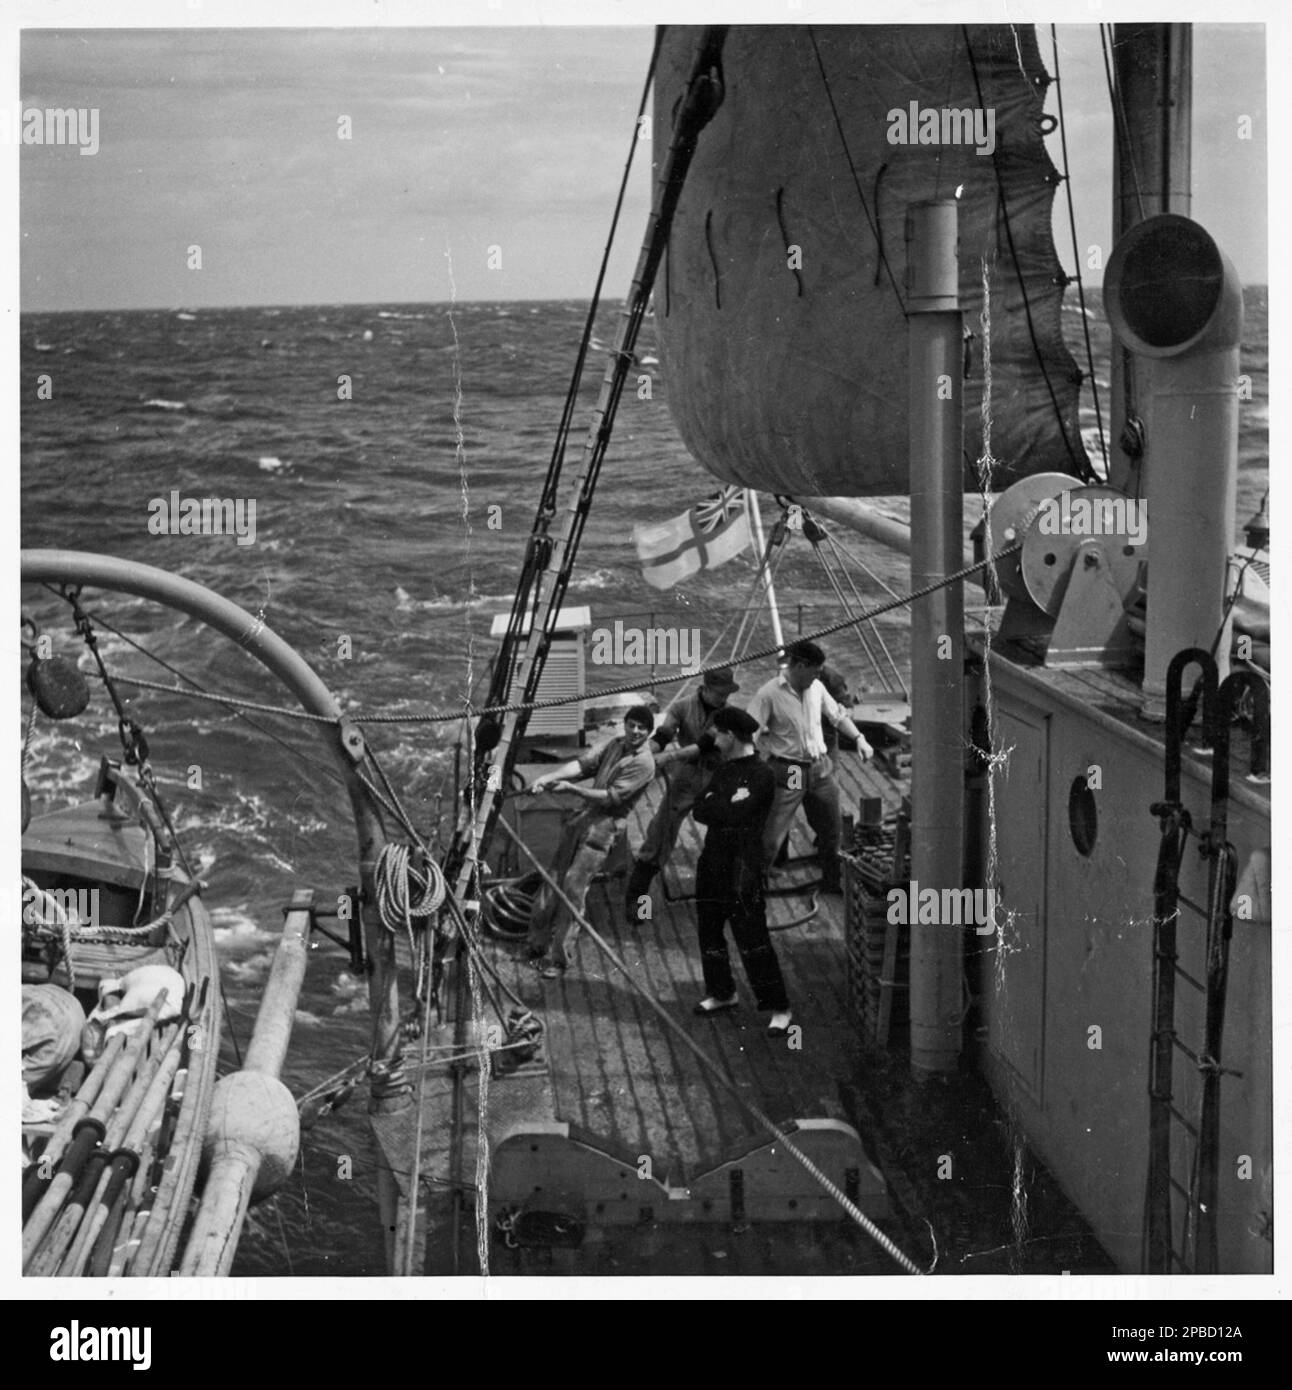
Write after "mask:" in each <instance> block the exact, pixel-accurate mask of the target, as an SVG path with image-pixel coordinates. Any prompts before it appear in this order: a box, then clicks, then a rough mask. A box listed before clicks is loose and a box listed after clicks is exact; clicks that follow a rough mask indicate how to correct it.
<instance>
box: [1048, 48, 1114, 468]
mask: <svg viewBox="0 0 1292 1390" xmlns="http://www.w3.org/2000/svg"><path fill="white" fill-rule="evenodd" d="M1050 47H1051V48H1052V49H1053V52H1054V86H1055V89H1056V94H1057V96H1058V101H1059V145H1060V148H1061V149H1062V151H1063V186H1064V193H1065V194H1066V196H1067V203H1068V227H1069V229H1070V231H1071V234H1072V265H1073V269H1074V271H1075V272H1076V273H1075V275H1074V276H1072V277H1071V278H1072V279H1075V280H1076V282H1077V303H1078V304H1079V305H1080V306H1081V328H1082V332H1083V333H1084V334H1085V339H1086V365H1087V367H1089V369H1090V393H1091V395H1092V396H1093V397H1094V401H1095V424H1096V426H1097V428H1098V430H1099V452H1100V453H1101V454H1102V455H1103V459H1104V478H1105V479H1107V477H1108V441H1107V440H1106V439H1105V438H1104V413H1103V407H1102V406H1101V404H1100V402H1099V378H1098V376H1097V375H1096V374H1095V350H1094V346H1093V345H1092V343H1091V341H1090V316H1089V315H1088V314H1087V313H1086V282H1085V280H1084V279H1083V278H1082V275H1081V253H1080V251H1079V250H1078V249H1077V214H1076V211H1075V209H1074V208H1073V205H1072V175H1071V173H1070V166H1069V164H1068V125H1067V121H1066V119H1065V117H1064V112H1063V83H1062V81H1060V79H1059V28H1058V25H1057V24H1051V25H1050Z"/></svg>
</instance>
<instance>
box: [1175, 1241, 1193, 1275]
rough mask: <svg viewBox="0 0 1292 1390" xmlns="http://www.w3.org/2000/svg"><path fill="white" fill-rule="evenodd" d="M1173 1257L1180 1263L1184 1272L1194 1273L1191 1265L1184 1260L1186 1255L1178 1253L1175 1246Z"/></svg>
mask: <svg viewBox="0 0 1292 1390" xmlns="http://www.w3.org/2000/svg"><path fill="white" fill-rule="evenodd" d="M1171 1258H1172V1259H1173V1260H1174V1261H1175V1262H1176V1264H1178V1265H1179V1266H1180V1268H1181V1269H1182V1270H1184V1272H1185V1273H1186V1274H1192V1273H1193V1271H1192V1270H1191V1269H1190V1268H1189V1266H1188V1265H1187V1264H1185V1262H1184V1256H1183V1255H1180V1254H1177V1253H1176V1250H1175V1248H1174V1246H1173V1247H1172V1249H1171Z"/></svg>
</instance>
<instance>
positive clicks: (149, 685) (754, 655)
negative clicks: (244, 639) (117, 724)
mask: <svg viewBox="0 0 1292 1390" xmlns="http://www.w3.org/2000/svg"><path fill="white" fill-rule="evenodd" d="M1022 548H1023V543H1022V541H1016V542H1015V543H1014V544H1013V545H1010V546H1007V547H1006V548H1005V549H1004V550H1000V551H997V552H996V553H995V554H994V555H988V556H987V557H986V558H985V559H982V560H978V561H976V562H975V563H974V564H972V565H966V566H965V567H964V568H963V569H960V570H957V571H956V572H955V573H954V574H950V575H947V576H946V577H945V578H942V579H939V580H937V581H936V582H934V583H932V584H926V585H924V587H923V588H921V589H916V590H914V591H913V592H912V593H909V594H900V595H898V596H897V597H896V598H894V599H891V600H889V601H888V602H887V603H881V604H877V605H876V606H875V607H873V608H868V609H867V610H866V611H865V612H864V613H858V614H857V615H856V616H854V617H849V618H845V619H843V620H842V621H841V622H837V623H831V624H830V626H829V627H823V628H818V629H817V630H816V631H814V632H810V633H808V634H806V636H805V637H804V638H803V639H802V640H804V641H813V642H815V641H817V640H819V639H820V638H823V637H831V636H833V635H834V634H835V633H836V632H843V631H844V630H845V629H846V628H849V627H852V626H854V625H855V624H857V623H864V622H870V621H871V620H872V619H874V618H879V617H882V616H883V615H884V614H885V613H891V612H893V611H894V610H895V609H898V608H903V607H905V606H906V605H907V604H910V603H916V602H918V601H919V600H920V599H922V598H926V597H927V596H928V595H929V594H932V593H936V592H937V590H939V589H942V588H945V587H946V586H947V585H949V584H958V583H960V582H961V581H963V580H965V579H967V578H968V577H969V576H970V575H971V574H976V573H977V572H978V571H979V570H982V569H986V568H987V567H988V566H989V565H994V564H996V563H997V562H998V561H1000V560H1004V559H1007V558H1008V557H1009V556H1011V555H1016V554H1018V552H1019V551H1021V550H1022ZM780 651H781V648H780V647H779V646H771V647H761V648H759V650H757V651H755V652H750V653H748V654H747V655H745V656H741V657H736V658H733V659H732V660H730V661H723V662H718V663H711V664H709V665H705V666H701V667H698V668H696V669H693V670H688V671H683V672H681V673H679V674H678V675H674V676H658V677H657V678H656V681H655V683H656V684H657V685H672V684H673V683H674V682H677V681H689V680H694V679H696V677H699V676H704V675H706V674H707V673H708V672H710V671H717V670H721V669H722V668H723V667H726V666H747V665H750V664H752V663H753V662H755V661H766V660H768V659H769V658H771V657H775V656H779V655H780ZM116 679H117V682H118V683H119V684H123V685H133V686H137V687H139V688H140V689H142V690H155V691H157V692H158V693H160V694H163V695H185V696H188V697H189V698H190V699H194V700H210V701H213V702H215V703H216V704H223V705H237V706H242V707H245V708H248V709H254V710H258V711H260V712H261V713H263V714H278V715H282V716H283V717H284V718H287V719H305V720H313V721H315V722H317V723H321V724H335V723H336V722H337V719H338V718H339V716H332V715H326V714H312V713H310V712H309V711H308V710H301V709H289V708H287V707H285V706H282V705H266V704H261V703H258V702H253V701H248V700H243V699H242V698H241V697H235V696H231V695H216V694H213V693H211V692H202V693H199V692H197V691H190V690H182V689H180V688H179V687H177V686H173V685H160V684H158V683H157V682H155V681H146V680H142V679H140V678H138V677H135V676H118V677H117V678H116ZM640 685H641V682H640V681H624V682H621V683H620V684H619V685H613V686H609V687H608V688H605V689H598V690H593V691H589V690H581V691H579V692H577V693H576V694H573V695H559V696H553V697H552V698H550V699H547V700H531V701H529V702H528V703H525V704H521V703H516V704H508V705H483V706H480V707H476V706H474V705H471V704H470V703H469V702H468V703H467V706H466V709H465V711H464V710H461V709H458V710H449V711H440V712H437V713H433V714H380V713H378V714H363V713H362V712H357V711H356V712H352V713H348V714H347V715H346V716H345V718H346V719H348V720H349V722H350V723H352V724H358V725H364V724H447V723H449V722H451V721H453V720H455V719H461V718H463V715H464V713H465V715H466V716H467V717H468V718H470V717H474V716H478V715H482V714H508V713H511V712H513V711H518V710H526V711H531V712H532V711H533V710H540V709H556V708H558V707H559V706H561V705H573V704H578V703H580V702H581V701H584V700H589V699H598V700H600V699H604V698H606V697H608V696H612V695H627V694H632V693H634V692H636V691H637V690H639V689H640Z"/></svg>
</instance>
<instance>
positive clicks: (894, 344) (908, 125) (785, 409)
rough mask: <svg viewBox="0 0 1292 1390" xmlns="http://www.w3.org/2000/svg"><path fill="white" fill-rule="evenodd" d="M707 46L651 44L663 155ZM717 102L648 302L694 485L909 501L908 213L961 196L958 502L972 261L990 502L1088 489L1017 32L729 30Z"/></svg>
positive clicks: (1040, 159)
mask: <svg viewBox="0 0 1292 1390" xmlns="http://www.w3.org/2000/svg"><path fill="white" fill-rule="evenodd" d="M699 34H700V31H699V30H697V29H691V28H672V29H669V30H668V31H666V33H665V34H664V37H663V42H662V45H661V51H660V58H659V67H658V71H657V78H656V92H655V148H656V149H657V150H659V149H664V148H666V147H667V141H668V134H669V130H670V128H671V122H672V113H673V111H674V110H675V109H676V107H677V104H678V101H679V99H680V96H681V94H682V91H683V84H684V82H685V81H686V77H687V74H688V73H689V72H690V70H691V66H692V64H693V63H694V54H695V50H696V45H697V43H698V40H699ZM722 81H723V85H724V91H725V97H724V100H723V103H722V106H721V107H720V108H719V110H718V113H717V115H716V116H715V117H714V118H713V120H712V122H711V123H710V125H709V127H708V128H707V129H706V130H705V131H704V133H703V135H702V136H701V138H700V141H699V145H698V148H697V150H696V154H695V159H694V162H693V164H692V167H691V170H690V173H689V175H688V178H687V183H686V186H685V187H684V189H683V191H682V196H681V202H680V205H679V207H678V210H677V215H676V218H675V220H674V223H673V229H672V235H671V238H670V242H669V248H668V252H667V254H666V258H665V264H664V267H663V275H662V277H661V280H660V281H659V282H658V283H657V285H656V290H655V305H656V313H657V327H658V330H659V334H660V340H661V344H662V348H663V363H664V369H665V374H666V381H667V390H668V400H669V405H670V408H671V409H672V411H673V415H674V418H675V420H676V421H677V425H678V428H679V430H680V431H681V434H682V437H683V439H684V440H685V442H686V444H687V446H688V448H689V449H690V450H691V452H692V453H693V454H694V455H695V456H696V458H697V459H698V460H699V461H700V462H701V463H702V464H703V465H704V467H705V468H707V469H708V470H709V471H710V472H711V473H714V474H716V475H717V476H718V477H719V478H722V479H723V480H725V481H726V482H730V483H738V484H742V485H744V486H748V487H758V488H762V489H764V490H766V491H771V492H784V493H796V494H800V495H820V494H842V495H851V496H868V495H875V494H882V493H901V492H905V491H906V489H907V433H906V431H907V416H908V408H907V349H906V329H905V315H904V310H903V300H904V298H905V294H906V287H905V283H904V281H905V270H906V252H905V239H904V238H905V230H904V229H905V217H906V209H907V206H908V205H909V204H910V203H912V202H917V201H921V200H926V199H929V198H931V197H950V196H954V195H955V193H956V189H957V188H958V187H959V188H960V189H961V192H960V196H959V206H960V259H961V285H960V292H961V306H962V308H963V310H964V316H965V324H966V327H967V328H968V329H969V330H971V331H972V333H973V334H974V335H976V336H975V339H974V340H973V341H972V342H971V343H970V344H969V375H968V379H967V380H966V383H965V396H964V410H965V455H966V468H965V486H966V488H967V489H972V488H976V486H977V482H976V474H975V470H974V468H973V464H974V462H975V461H976V460H977V458H978V456H979V454H980V452H981V449H982V425H981V406H982V389H983V376H982V327H981V322H980V315H981V311H982V304H983V289H982V278H983V261H984V259H986V260H987V262H988V263H989V265H990V267H991V271H990V284H991V367H992V454H993V455H994V456H995V458H996V460H997V461H998V467H997V471H996V473H995V475H994V476H995V483H996V486H997V487H1004V486H1006V485H1007V484H1008V483H1010V482H1013V481H1015V480H1017V479H1018V478H1021V477H1025V476H1028V475H1031V474H1033V473H1045V472H1051V471H1054V472H1063V473H1070V474H1077V475H1082V476H1089V463H1088V461H1087V459H1086V455H1085V451H1084V449H1083V448H1082V444H1081V438H1080V434H1079V432H1078V429H1077V423H1076V420H1077V390H1078V384H1079V382H1080V379H1081V378H1080V373H1079V371H1078V369H1077V367H1076V364H1075V362H1074V361H1073V360H1072V358H1071V356H1070V354H1069V353H1068V351H1067V349H1066V348H1065V346H1064V344H1063V339H1062V333H1061V329H1060V312H1059V311H1060V301H1061V299H1062V294H1063V284H1064V282H1065V277H1064V274H1063V271H1062V269H1061V268H1060V265H1059V262H1058V259H1057V257H1056V255H1055V250H1054V243H1053V239H1052V236H1051V232H1050V214H1051V208H1052V203H1053V196H1054V189H1055V187H1056V185H1057V182H1058V177H1057V173H1056V170H1055V168H1054V166H1053V164H1052V163H1051V161H1050V159H1049V156H1048V154H1047V153H1046V150H1045V146H1044V142H1043V137H1042V131H1041V120H1042V115H1043V111H1042V104H1043V99H1044V92H1045V87H1046V84H1047V83H1048V81H1049V78H1048V76H1047V75H1046V73H1045V71H1044V68H1043V67H1042V65H1041V60H1040V54H1039V52H1038V49H1037V44H1036V36H1035V34H1034V32H1033V30H1032V29H1031V28H1030V26H1023V27H1020V28H1013V27H1010V26H985V25H979V26H974V25H970V26H967V27H961V26H920V25H897V26H850V27H822V28H810V29H809V28H807V27H795V26H785V27H775V28H772V27H761V26H750V27H733V28H732V29H731V30H730V31H729V32H728V34H727V38H726V43H725V46H724V50H723V56H722ZM934 141H936V143H934ZM980 151H981V152H980ZM1016 265H1017V266H1019V267H1021V269H1022V275H1021V277H1020V275H1019V274H1018V272H1017V271H1016V269H1015V266H1016Z"/></svg>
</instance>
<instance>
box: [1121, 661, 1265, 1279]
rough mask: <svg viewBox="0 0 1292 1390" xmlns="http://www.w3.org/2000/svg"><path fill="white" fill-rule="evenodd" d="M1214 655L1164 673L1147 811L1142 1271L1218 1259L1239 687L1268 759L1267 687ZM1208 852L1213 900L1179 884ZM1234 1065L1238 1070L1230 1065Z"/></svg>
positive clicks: (1259, 759)
mask: <svg viewBox="0 0 1292 1390" xmlns="http://www.w3.org/2000/svg"><path fill="white" fill-rule="evenodd" d="M1195 664H1196V665H1197V666H1198V667H1199V668H1200V669H1201V671H1202V677H1201V680H1200V682H1199V684H1200V686H1201V691H1202V702H1203V732H1204V740H1205V741H1206V742H1207V743H1208V744H1210V745H1211V747H1212V748H1213V758H1212V785H1211V808H1210V809H1211V820H1210V824H1209V826H1208V828H1207V829H1206V830H1205V831H1203V832H1201V833H1200V832H1198V831H1195V830H1194V829H1193V825H1192V819H1191V817H1190V814H1189V811H1188V809H1187V808H1186V807H1185V806H1184V805H1183V803H1182V802H1181V800H1180V760H1181V753H1182V750H1183V744H1184V738H1185V735H1186V733H1187V732H1188V728H1189V725H1190V724H1191V722H1192V718H1193V712H1194V711H1193V709H1192V708H1190V706H1191V705H1192V704H1193V701H1192V700H1190V701H1186V700H1184V699H1183V696H1182V689H1181V683H1182V679H1183V675H1184V672H1185V670H1186V669H1187V668H1188V667H1189V666H1190V665H1195ZM1217 681H1218V673H1217V671H1216V666H1215V662H1214V661H1213V660H1212V658H1211V657H1210V655H1209V654H1208V653H1206V652H1204V651H1202V650H1201V649H1199V648H1189V649H1186V650H1185V651H1182V652H1180V653H1179V654H1178V655H1177V656H1176V657H1175V658H1174V660H1173V661H1172V663H1171V666H1170V668H1169V670H1168V674H1167V726H1166V737H1167V743H1166V795H1165V798H1164V800H1163V801H1160V802H1155V803H1154V804H1153V806H1152V808H1151V810H1152V813H1153V814H1154V815H1156V816H1158V817H1160V819H1161V824H1162V843H1161V848H1160V850H1159V854H1158V865H1157V873H1156V877H1155V881H1154V918H1153V965H1154V972H1153V973H1154V991H1153V1029H1152V1035H1151V1044H1150V1059H1149V1163H1148V1181H1147V1192H1146V1198H1145V1256H1144V1259H1145V1271H1146V1272H1147V1273H1150V1274H1173V1273H1177V1272H1178V1273H1185V1274H1213V1273H1215V1272H1216V1271H1217V1260H1218V1256H1217V1206H1218V1189H1219V1168H1218V1162H1219V1142H1220V1078H1221V1076H1222V1075H1223V1074H1224V1071H1225V1068H1224V1067H1222V1066H1221V1050H1222V1044H1223V1037H1224V1021H1225V999H1226V993H1227V989H1228V978H1229V942H1230V938H1231V937H1232V934H1233V918H1232V916H1231V913H1230V902H1231V900H1232V898H1233V895H1234V892H1235V889H1236V881H1237V864H1236V857H1235V853H1234V848H1233V846H1232V845H1231V844H1230V843H1229V841H1228V838H1227V834H1228V814H1229V810H1228V808H1229V761H1230V728H1231V725H1232V723H1233V719H1234V715H1235V713H1236V707H1237V703H1238V699H1239V695H1240V691H1241V690H1243V689H1244V688H1246V689H1247V690H1249V691H1250V693H1251V694H1252V697H1253V703H1254V715H1255V719H1254V729H1253V736H1252V766H1253V771H1254V772H1257V773H1263V772H1264V771H1265V770H1266V767H1267V766H1268V763H1267V759H1268V748H1269V692H1268V688H1267V687H1266V686H1265V684H1264V682H1262V681H1260V680H1259V679H1258V678H1256V677H1254V676H1253V675H1252V674H1251V673H1249V672H1246V671H1239V672H1235V673H1234V674H1233V675H1231V676H1230V677H1229V678H1228V679H1227V680H1226V681H1225V682H1224V684H1223V685H1220V686H1219V687H1218V685H1217ZM1191 836H1192V837H1194V838H1195V839H1196V841H1197V843H1198V852H1199V853H1200V854H1201V855H1202V856H1203V857H1204V858H1205V859H1206V860H1207V863H1208V878H1207V901H1206V903H1205V904H1202V903H1198V902H1195V901H1193V900H1192V899H1190V898H1188V897H1186V896H1185V895H1184V894H1183V893H1181V892H1180V885H1179V873H1180V865H1181V863H1182V862H1183V858H1184V852H1185V849H1186V847H1187V845H1188V842H1189V839H1190V837H1191ZM1184 910H1187V912H1188V913H1189V914H1191V918H1192V919H1193V920H1194V923H1195V925H1198V924H1200V925H1202V927H1203V928H1204V931H1205V940H1204V960H1205V970H1204V972H1203V974H1204V978H1203V979H1202V980H1199V979H1196V978H1195V977H1194V976H1193V975H1191V974H1189V972H1188V971H1186V970H1184V969H1183V968H1182V967H1181V965H1180V963H1179V952H1178V928H1179V925H1180V923H1181V921H1182V920H1185V917H1184ZM1177 979H1178V980H1182V981H1183V982H1184V983H1185V985H1186V986H1188V987H1189V988H1191V989H1193V990H1194V991H1196V992H1197V994H1198V995H1200V996H1201V998H1202V1000H1203V1005H1204V1010H1205V1013H1204V1024H1203V1040H1202V1044H1201V1046H1200V1047H1199V1048H1198V1049H1194V1048H1191V1047H1189V1046H1188V1045H1187V1044H1186V1043H1185V1042H1183V1041H1182V1040H1181V1038H1180V1037H1179V1036H1178V1035H1177V1033H1176V1027H1175V1016H1176V1006H1175V988H1176V981H1177ZM1177 1055H1179V1056H1182V1057H1184V1058H1186V1059H1187V1060H1188V1062H1189V1063H1190V1064H1192V1066H1193V1067H1194V1068H1195V1069H1196V1070H1197V1071H1198V1073H1199V1074H1200V1076H1201V1078H1202V1081H1201V1088H1200V1095H1199V1099H1198V1102H1197V1105H1196V1108H1195V1112H1194V1113H1193V1114H1192V1115H1186V1114H1184V1113H1183V1112H1182V1111H1181V1109H1180V1108H1179V1106H1178V1105H1177V1104H1176V1100H1175V1085H1174V1081H1175V1064H1176V1059H1177ZM1232 1074H1233V1073H1231V1075H1232ZM1177 1141H1178V1142H1179V1144H1181V1145H1182V1146H1183V1150H1184V1152H1185V1154H1186V1155H1187V1164H1186V1166H1187V1172H1188V1182H1187V1185H1186V1184H1185V1183H1182V1182H1181V1181H1180V1180H1179V1179H1178V1178H1177V1177H1176V1174H1175V1171H1174V1170H1173V1164H1172V1154H1173V1150H1174V1149H1175V1148H1176V1146H1177ZM1173 1194H1176V1195H1178V1197H1179V1198H1180V1199H1181V1200H1182V1202H1183V1207H1182V1209H1181V1217H1182V1219H1181V1220H1180V1221H1179V1223H1178V1244H1177V1223H1176V1221H1175V1220H1174V1219H1173Z"/></svg>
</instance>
